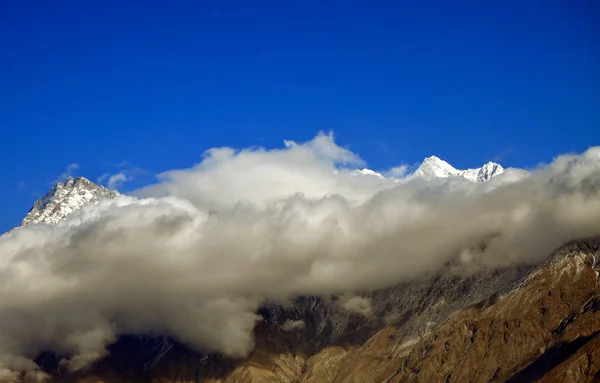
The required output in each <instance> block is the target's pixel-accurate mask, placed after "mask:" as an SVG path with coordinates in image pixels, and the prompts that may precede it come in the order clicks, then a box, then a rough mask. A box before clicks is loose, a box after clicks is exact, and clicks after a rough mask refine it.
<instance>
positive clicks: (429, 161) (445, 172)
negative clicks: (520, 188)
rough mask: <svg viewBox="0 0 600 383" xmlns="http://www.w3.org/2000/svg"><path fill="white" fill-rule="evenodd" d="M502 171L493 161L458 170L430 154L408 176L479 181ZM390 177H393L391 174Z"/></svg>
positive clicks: (365, 172) (367, 171) (370, 172)
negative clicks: (476, 166)
mask: <svg viewBox="0 0 600 383" xmlns="http://www.w3.org/2000/svg"><path fill="white" fill-rule="evenodd" d="M354 173H355V174H360V175H368V176H375V177H378V178H385V176H384V175H383V174H381V173H378V172H376V171H373V170H371V169H367V168H365V169H357V170H355V171H354ZM502 173H504V168H503V167H502V165H500V164H497V163H495V162H488V163H486V164H485V165H483V166H482V167H480V168H475V169H465V170H459V169H456V168H455V167H453V166H452V165H450V164H449V163H448V162H446V161H444V160H442V159H440V158H439V157H436V156H430V157H427V158H425V159H424V160H423V162H422V163H421V165H419V167H418V168H417V169H416V170H415V171H414V172H413V173H411V174H410V175H409V177H419V178H425V179H432V178H448V177H462V178H465V179H467V180H469V181H471V182H477V183H481V182H486V181H489V180H490V179H491V178H492V177H495V176H498V175H500V174H502ZM391 177H392V178H393V174H392V175H391Z"/></svg>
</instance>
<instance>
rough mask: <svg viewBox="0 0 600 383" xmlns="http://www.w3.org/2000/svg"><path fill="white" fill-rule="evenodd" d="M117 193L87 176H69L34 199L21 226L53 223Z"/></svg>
mask: <svg viewBox="0 0 600 383" xmlns="http://www.w3.org/2000/svg"><path fill="white" fill-rule="evenodd" d="M118 194H119V193H118V192H116V191H114V190H109V189H106V188H105V187H104V186H99V185H96V184H95V183H93V182H92V181H90V180H88V179H87V178H84V177H76V178H73V177H69V178H68V179H67V180H66V181H65V182H64V183H63V182H58V183H57V184H56V185H54V187H52V189H50V191H48V193H46V195H45V196H43V197H42V198H40V199H39V200H37V201H35V203H34V204H33V207H32V208H31V209H30V210H29V213H27V216H26V217H25V218H24V219H23V222H22V223H21V226H25V225H29V224H33V223H48V224H54V223H56V222H58V221H60V220H61V219H63V218H64V217H66V216H67V215H69V214H70V213H72V212H73V211H75V210H77V209H79V208H80V207H82V206H84V205H87V204H88V203H91V202H96V201H98V200H100V199H102V198H112V197H115V196H117V195H118Z"/></svg>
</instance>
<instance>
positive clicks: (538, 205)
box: [0, 134, 600, 381]
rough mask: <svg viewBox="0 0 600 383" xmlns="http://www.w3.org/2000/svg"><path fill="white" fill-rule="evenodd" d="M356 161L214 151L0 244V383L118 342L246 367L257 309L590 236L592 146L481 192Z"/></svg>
mask: <svg viewBox="0 0 600 383" xmlns="http://www.w3.org/2000/svg"><path fill="white" fill-rule="evenodd" d="M363 165H364V163H363V161H362V160H361V159H360V157H359V156H358V155H356V154H354V153H352V152H351V151H349V150H348V149H345V148H342V147H340V146H338V145H337V144H336V143H335V141H334V139H333V136H332V135H327V134H319V135H317V136H316V137H315V138H314V139H313V140H311V141H309V142H306V143H295V142H291V141H287V142H286V143H285V147H284V148H281V149H278V150H265V149H245V150H234V149H231V148H215V149H211V150H209V151H207V152H206V153H205V156H204V158H203V160H202V162H200V163H199V164H197V165H195V166H194V167H192V168H190V169H183V170H173V171H169V172H166V173H164V174H161V175H160V176H159V183H157V184H155V185H152V186H149V187H147V188H144V189H142V190H139V191H137V192H136V193H134V194H135V195H136V196H137V197H131V196H118V197H117V198H115V199H112V200H104V201H101V202H100V203H98V204H95V205H90V206H86V207H84V208H82V209H81V210H79V211H77V212H75V213H73V214H72V215H71V216H69V217H68V218H67V219H66V220H64V221H62V222H60V223H58V224H57V225H54V226H50V225H32V226H28V227H24V228H21V229H19V230H14V231H12V232H10V233H7V234H5V235H4V236H2V237H0V289H1V291H2V294H1V295H0V297H1V298H0V381H2V379H3V378H2V377H7V376H8V377H11V376H14V374H17V373H18V372H19V371H30V373H31V374H39V371H37V369H36V366H35V364H34V363H33V362H32V359H33V358H35V357H36V355H37V354H38V353H39V352H40V351H44V350H51V351H54V352H56V353H57V354H59V355H61V356H63V357H64V359H63V363H64V364H66V365H67V366H68V367H70V368H71V369H79V368H83V367H85V366H87V365H89V364H90V363H92V362H94V361H95V360H97V359H99V358H101V357H102V356H103V355H105V352H106V351H105V350H106V347H107V345H109V344H111V343H112V342H115V341H116V339H118V337H119V336H120V335H122V334H165V335H170V336H173V337H176V338H178V339H180V340H181V341H182V342H184V343H185V344H187V345H188V346H190V347H192V348H195V349H198V350H202V351H211V352H220V353H224V354H227V355H230V356H233V357H243V356H244V355H247V353H248V352H249V351H250V350H251V349H252V347H253V340H252V331H253V328H254V325H255V323H256V321H257V320H258V319H259V318H258V317H257V315H256V314H255V313H256V310H257V308H258V307H259V306H260V305H261V303H262V302H264V301H265V300H275V301H285V300H287V299H290V298H292V297H295V296H298V295H323V296H326V295H330V294H343V293H348V294H352V293H353V292H358V291H364V290H368V289H377V288H382V287H386V286H390V285H393V284H396V283H399V282H404V281H409V280H411V279H413V278H415V277H418V276H420V275H423V274H424V273H428V272H432V271H435V270H438V269H439V268H440V267H441V265H443V264H444V263H446V262H448V261H451V260H455V261H456V262H459V263H461V262H462V264H463V265H464V267H465V268H470V267H474V266H477V267H503V266H507V265H511V264H516V263H523V262H538V261H540V260H541V259H543V257H544V256H546V255H548V254H549V253H550V252H551V251H552V250H553V249H554V248H556V247H558V246H560V245H561V244H562V243H563V242H565V241H567V240H571V239H576V238H581V237H588V236H592V235H600V148H590V149H589V150H588V151H586V152H585V153H583V154H581V155H565V156H560V157H558V158H556V159H555V161H553V162H552V163H551V164H549V165H547V166H545V167H540V168H539V169H536V170H534V171H532V172H523V171H518V170H515V169H508V170H507V171H506V172H505V173H504V174H502V175H500V176H498V177H495V178H493V179H492V180H491V181H489V182H487V183H485V184H474V183H471V182H469V181H466V180H464V179H460V178H448V179H439V180H430V181H425V180H422V179H418V178H410V177H407V178H398V179H390V178H385V177H378V176H374V175H371V174H365V173H360V172H358V173H357V172H356V171H354V170H353V169H354V167H355V166H363ZM483 242H485V243H486V247H485V250H478V251H472V250H471V249H474V248H476V247H478V246H479V245H481V244H482V243H483ZM344 304H345V306H344V307H346V309H348V310H353V311H357V312H361V313H363V314H364V313H368V312H369V310H370V306H369V302H368V301H364V300H361V299H353V300H348V301H347V302H345V303H344ZM11 374H12V375H11ZM6 379H9V378H6Z"/></svg>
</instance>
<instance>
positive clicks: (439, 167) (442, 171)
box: [414, 156, 460, 178]
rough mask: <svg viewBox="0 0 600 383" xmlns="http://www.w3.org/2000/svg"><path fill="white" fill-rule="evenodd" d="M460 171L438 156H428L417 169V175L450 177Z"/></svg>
mask: <svg viewBox="0 0 600 383" xmlns="http://www.w3.org/2000/svg"><path fill="white" fill-rule="evenodd" d="M459 173H460V171H459V170H457V169H455V168H454V167H453V166H452V165H450V164H449V163H447V162H446V161H444V160H442V159H440V158H439V157H436V156H431V157H427V158H425V159H424V160H423V163H421V166H419V168H418V169H417V170H416V171H415V173H414V174H415V175H418V176H424V177H431V176H433V177H443V178H446V177H450V176H457V175H459Z"/></svg>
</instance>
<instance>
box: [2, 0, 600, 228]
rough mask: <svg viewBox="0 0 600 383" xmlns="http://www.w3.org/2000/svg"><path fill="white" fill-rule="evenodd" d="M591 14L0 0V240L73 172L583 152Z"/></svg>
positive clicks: (593, 98) (345, 4)
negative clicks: (328, 138) (296, 147)
mask: <svg viewBox="0 0 600 383" xmlns="http://www.w3.org/2000/svg"><path fill="white" fill-rule="evenodd" d="M598 20H600V3H599V2H598V1H594V0H577V1H552V0H544V1H533V0H532V1H480V0H477V1H471V2H465V1H462V2H461V1H458V2H454V1H360V2H359V1H347V0H344V1H341V0H340V1H317V0H302V1H279V0H278V1H227V0H222V1H189V2H186V1H173V2H147V1H145V2H142V1H102V2H89V1H3V2H0V36H1V37H0V42H1V45H0V129H1V130H0V131H1V137H2V139H1V141H0V142H1V144H2V145H1V148H0V149H1V150H0V161H1V162H2V168H3V171H2V174H1V177H0V201H2V202H1V203H2V205H1V214H0V231H4V230H6V229H8V228H10V227H12V226H14V225H16V224H18V223H19V221H20V220H21V219H22V217H23V216H24V215H25V213H26V212H27V210H28V209H29V207H30V205H31V203H32V202H33V201H34V200H35V198H36V197H37V196H39V195H41V194H43V193H44V192H45V191H46V190H47V189H48V188H49V187H50V184H49V183H50V182H51V181H52V180H53V179H56V177H57V176H58V175H59V174H61V173H62V172H63V171H64V169H65V168H66V167H67V165H68V164H70V163H78V164H80V168H79V169H77V172H76V174H77V175H84V176H87V177H88V178H90V179H92V180H95V179H96V178H97V177H98V176H99V175H101V174H102V173H105V172H116V171H117V170H118V169H117V168H116V166H115V164H117V163H120V162H122V161H129V162H131V163H132V164H134V165H136V166H138V167H141V168H144V169H147V170H148V171H150V172H160V171H163V170H167V169H171V168H181V167H189V166H190V165H192V164H193V163H195V162H197V161H199V159H200V158H201V153H202V152H203V151H204V150H205V149H207V148H209V147H214V146H221V145H228V146H233V147H247V146H251V145H263V146H266V147H275V146H281V145H282V140H283V139H292V140H295V141H304V140H308V139H310V138H312V137H313V136H314V135H315V134H316V133H317V132H318V131H319V130H326V131H328V130H333V131H334V133H335V134H336V139H337V142H338V143H339V144H341V145H343V146H348V147H349V148H350V149H352V150H353V151H355V152H358V153H359V154H360V155H361V156H362V157H363V158H364V159H365V160H366V161H367V162H368V164H369V166H370V167H371V168H375V169H381V168H388V167H391V166H393V165H398V164H399V163H401V162H406V163H414V162H419V161H421V160H422V158H424V157H426V156H428V155H431V154H436V155H438V156H440V157H442V158H444V159H446V160H448V161H449V162H450V163H452V164H453V165H454V166H456V167H463V168H465V167H474V166H478V165H480V164H482V163H483V162H485V161H487V160H490V159H497V160H499V162H501V163H502V164H503V165H506V166H519V167H528V166H529V167H531V166H534V165H535V164H537V163H539V162H548V161H550V160H551V159H552V157H554V156H555V155H557V154H559V153H564V152H567V151H583V150H585V149H586V148H587V147H589V146H591V145H598V144H600V69H599V68H600V23H599V22H598ZM130 187H133V186H130Z"/></svg>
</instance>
